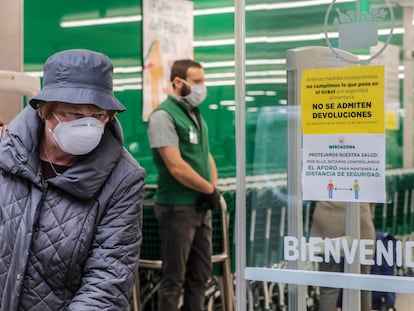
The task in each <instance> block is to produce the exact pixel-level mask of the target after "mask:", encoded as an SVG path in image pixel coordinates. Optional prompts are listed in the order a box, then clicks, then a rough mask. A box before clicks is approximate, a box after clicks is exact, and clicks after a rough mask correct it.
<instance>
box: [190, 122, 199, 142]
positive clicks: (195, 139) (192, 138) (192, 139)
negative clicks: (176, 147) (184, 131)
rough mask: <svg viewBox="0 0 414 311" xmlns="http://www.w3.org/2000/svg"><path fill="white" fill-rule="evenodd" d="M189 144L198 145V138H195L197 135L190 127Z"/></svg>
mask: <svg viewBox="0 0 414 311" xmlns="http://www.w3.org/2000/svg"><path fill="white" fill-rule="evenodd" d="M189 135H190V137H189V138H190V143H192V144H198V136H197V133H196V132H194V130H193V127H192V126H190V134H189Z"/></svg>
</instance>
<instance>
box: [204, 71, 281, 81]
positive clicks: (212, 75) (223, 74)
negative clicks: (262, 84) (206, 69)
mask: <svg viewBox="0 0 414 311" xmlns="http://www.w3.org/2000/svg"><path fill="white" fill-rule="evenodd" d="M284 75H286V70H266V71H248V72H246V77H254V76H266V77H268V76H284ZM235 76H236V74H235V73H234V72H219V73H206V74H205V77H206V79H220V78H234V77H235Z"/></svg>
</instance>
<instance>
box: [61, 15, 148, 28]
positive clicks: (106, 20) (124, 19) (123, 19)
mask: <svg viewBox="0 0 414 311" xmlns="http://www.w3.org/2000/svg"><path fill="white" fill-rule="evenodd" d="M140 21H142V16H141V15H131V16H116V17H103V18H94V19H83V20H78V21H66V22H61V23H60V27H62V28H72V27H86V26H96V25H108V24H122V23H135V22H140Z"/></svg>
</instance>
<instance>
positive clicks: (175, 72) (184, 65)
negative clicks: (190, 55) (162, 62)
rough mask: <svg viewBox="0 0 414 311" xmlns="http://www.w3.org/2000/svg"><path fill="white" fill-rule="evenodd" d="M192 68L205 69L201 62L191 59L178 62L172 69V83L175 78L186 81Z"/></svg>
mask: <svg viewBox="0 0 414 311" xmlns="http://www.w3.org/2000/svg"><path fill="white" fill-rule="evenodd" d="M190 67H197V68H203V67H202V66H201V64H200V63H199V62H196V61H194V60H191V59H180V60H176V61H175V62H174V64H173V66H172V68H171V75H170V81H173V80H174V78H175V77H179V78H181V79H183V80H186V79H187V70H188V68H190Z"/></svg>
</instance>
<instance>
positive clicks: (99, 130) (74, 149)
mask: <svg viewBox="0 0 414 311" xmlns="http://www.w3.org/2000/svg"><path fill="white" fill-rule="evenodd" d="M54 116H55V115H54ZM55 118H56V119H57V120H58V121H59V123H58V124H57V125H56V127H55V129H54V130H53V131H52V133H53V137H54V138H55V140H56V142H57V144H58V145H59V147H60V149H62V150H63V151H64V152H66V153H69V154H73V155H83V154H87V153H89V152H91V151H92V150H93V149H95V148H96V146H98V144H99V142H100V141H101V138H102V134H103V132H104V128H105V124H103V123H102V122H101V121H99V120H98V119H96V118H92V117H85V118H81V119H77V120H73V121H60V120H59V119H58V118H57V117H56V116H55Z"/></svg>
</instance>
